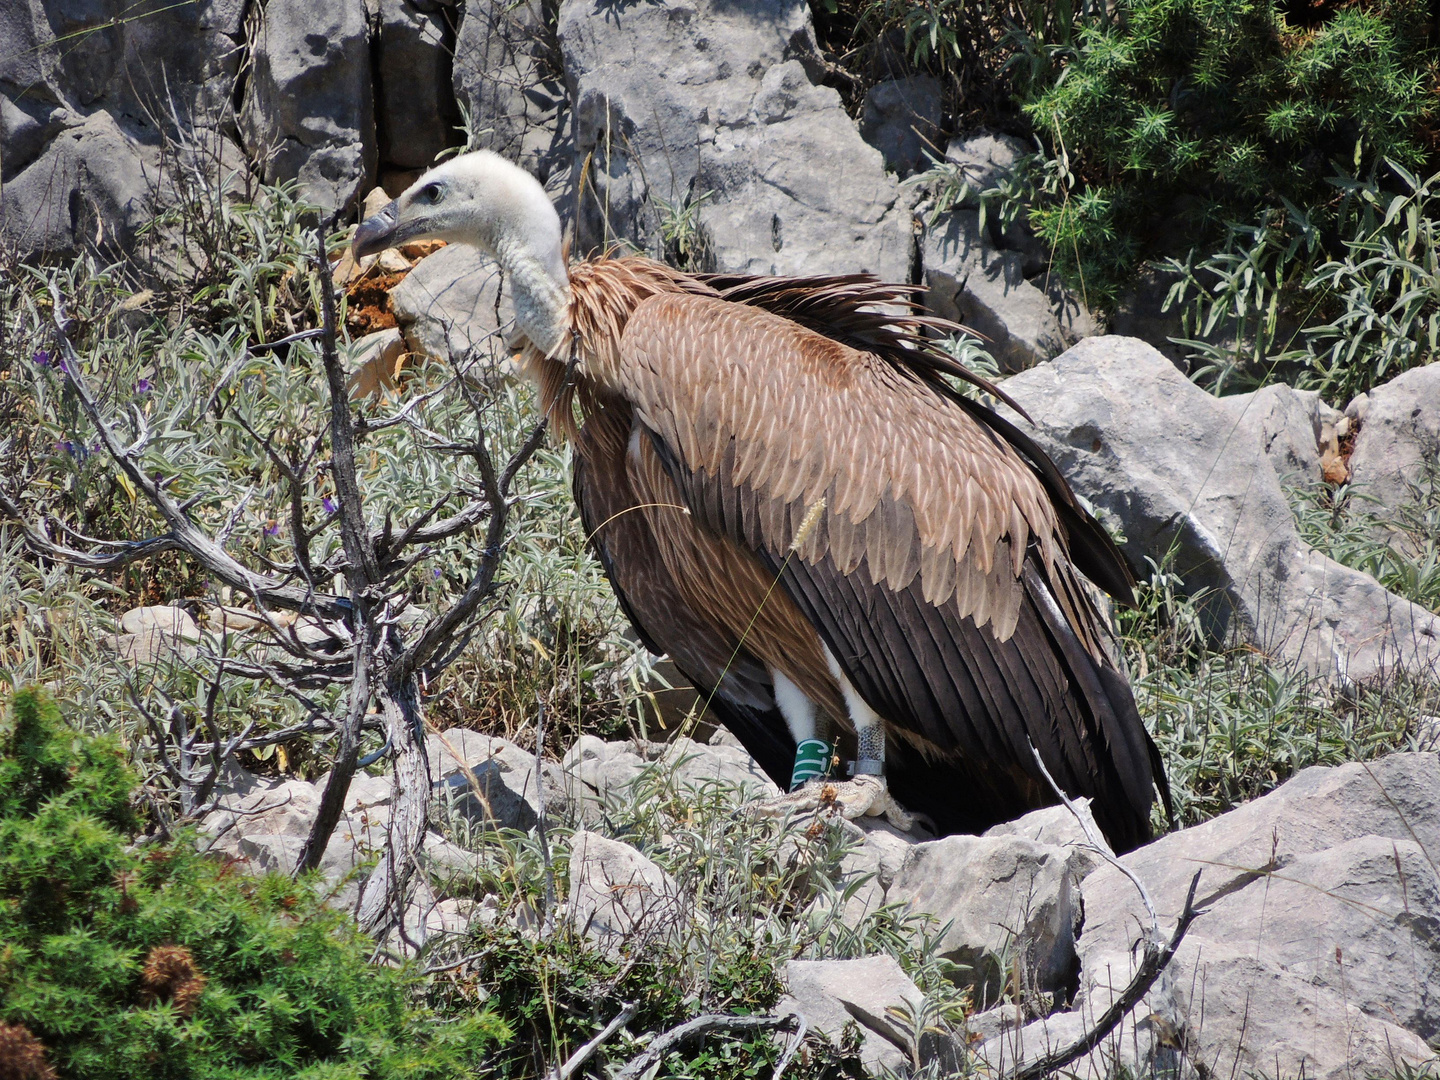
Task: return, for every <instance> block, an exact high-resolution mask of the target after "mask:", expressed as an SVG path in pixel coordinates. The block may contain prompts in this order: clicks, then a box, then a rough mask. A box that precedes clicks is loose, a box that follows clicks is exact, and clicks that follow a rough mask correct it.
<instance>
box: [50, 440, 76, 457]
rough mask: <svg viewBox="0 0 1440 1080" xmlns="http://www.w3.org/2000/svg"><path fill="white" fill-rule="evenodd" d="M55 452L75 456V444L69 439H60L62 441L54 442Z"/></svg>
mask: <svg viewBox="0 0 1440 1080" xmlns="http://www.w3.org/2000/svg"><path fill="white" fill-rule="evenodd" d="M55 452H56V453H57V454H58V453H66V454H69V455H70V456H71V457H74V456H75V444H74V443H73V442H71V441H70V440H69V439H65V440H64V441H62V442H57V443H56V444H55Z"/></svg>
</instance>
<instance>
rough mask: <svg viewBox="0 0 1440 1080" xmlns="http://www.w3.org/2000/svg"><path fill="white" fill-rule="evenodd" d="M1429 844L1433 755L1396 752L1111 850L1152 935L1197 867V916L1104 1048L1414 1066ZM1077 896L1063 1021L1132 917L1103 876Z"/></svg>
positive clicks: (1421, 1035) (1429, 927) (1439, 775)
mask: <svg viewBox="0 0 1440 1080" xmlns="http://www.w3.org/2000/svg"><path fill="white" fill-rule="evenodd" d="M1436 852H1440V757H1437V756H1436V755H1435V754H1396V755H1394V756H1392V757H1389V758H1385V759H1384V760H1382V761H1379V762H1375V763H1372V764H1352V765H1343V766H1340V767H1338V768H1333V769H1322V768H1312V769H1307V770H1305V771H1304V772H1302V773H1300V774H1299V775H1298V776H1296V777H1295V778H1294V779H1293V780H1291V781H1290V782H1289V783H1287V784H1285V785H1284V786H1282V787H1281V788H1279V789H1278V790H1276V791H1274V792H1272V793H1271V794H1270V795H1267V796H1265V797H1264V798H1262V799H1257V800H1256V801H1254V802H1252V803H1249V804H1247V805H1245V806H1242V807H1240V808H1239V809H1237V810H1233V811H1231V812H1230V813H1228V814H1225V815H1223V816H1221V817H1218V818H1215V819H1213V820H1211V821H1208V822H1206V823H1204V824H1202V825H1197V826H1195V827H1193V828H1190V829H1186V830H1184V831H1182V832H1179V833H1176V834H1173V835H1171V836H1166V837H1162V838H1161V839H1160V840H1157V841H1156V842H1154V843H1153V844H1150V845H1149V846H1147V847H1145V848H1142V849H1140V850H1139V851H1136V852H1133V853H1131V854H1130V855H1127V856H1126V857H1125V860H1124V861H1125V863H1126V865H1128V866H1129V867H1130V868H1131V869H1132V870H1133V871H1134V872H1135V873H1136V874H1137V875H1138V876H1139V877H1140V879H1141V880H1142V881H1144V882H1145V883H1146V885H1147V887H1148V889H1149V891H1150V894H1151V896H1152V897H1153V899H1154V903H1155V906H1156V909H1157V911H1158V912H1159V913H1160V916H1161V921H1162V927H1161V929H1162V932H1168V929H1169V923H1170V921H1172V920H1173V919H1174V917H1175V915H1176V913H1178V911H1179V910H1180V907H1181V904H1182V902H1183V900H1184V895H1185V891H1186V889H1187V888H1188V886H1189V883H1190V879H1191V877H1192V876H1193V875H1194V874H1195V872H1196V871H1201V879H1200V888H1199V891H1198V901H1197V902H1198V903H1199V905H1200V906H1201V907H1203V908H1205V909H1206V914H1205V915H1203V916H1201V917H1200V919H1199V920H1197V921H1196V923H1195V924H1194V926H1193V928H1192V929H1191V931H1190V933H1189V935H1188V937H1187V939H1186V941H1185V942H1184V944H1183V945H1182V948H1181V951H1180V953H1179V954H1178V955H1177V957H1176V958H1175V961H1174V962H1173V963H1172V965H1171V967H1170V969H1169V970H1168V972H1167V973H1166V975H1165V977H1164V978H1163V979H1162V982H1161V983H1160V984H1157V989H1156V990H1154V991H1152V992H1151V994H1150V996H1149V998H1148V999H1147V1001H1146V1002H1145V1003H1142V1005H1141V1006H1140V1007H1139V1008H1138V1009H1137V1010H1136V1012H1135V1013H1134V1014H1133V1015H1134V1017H1136V1018H1143V1017H1146V1016H1149V1015H1151V1014H1155V1015H1157V1016H1158V1017H1159V1018H1160V1021H1161V1022H1160V1023H1153V1022H1152V1024H1150V1025H1146V1026H1145V1027H1144V1028H1143V1029H1141V1030H1139V1031H1138V1032H1137V1033H1136V1034H1135V1035H1133V1036H1132V1035H1131V1034H1129V1033H1128V1029H1127V1033H1126V1034H1125V1035H1124V1036H1122V1037H1121V1038H1120V1039H1119V1040H1118V1043H1119V1044H1124V1043H1126V1042H1127V1041H1131V1042H1130V1045H1131V1046H1132V1048H1133V1047H1137V1046H1138V1047H1139V1048H1140V1053H1139V1062H1137V1058H1136V1054H1135V1051H1134V1049H1131V1050H1129V1051H1123V1053H1124V1054H1125V1055H1126V1056H1128V1058H1129V1063H1130V1064H1131V1065H1132V1066H1134V1065H1136V1064H1138V1063H1140V1062H1143V1061H1144V1060H1145V1058H1146V1055H1150V1056H1151V1057H1152V1058H1153V1055H1154V1054H1155V1052H1156V1051H1157V1050H1164V1049H1166V1048H1165V1047H1164V1046H1163V1045H1161V1044H1162V1043H1163V1042H1166V1041H1168V1042H1170V1043H1172V1044H1173V1045H1174V1046H1175V1047H1178V1048H1179V1049H1180V1051H1181V1052H1182V1053H1183V1055H1184V1057H1185V1058H1186V1059H1188V1061H1189V1062H1190V1063H1191V1064H1192V1065H1193V1066H1196V1067H1199V1066H1203V1067H1205V1068H1206V1069H1209V1070H1210V1071H1211V1072H1212V1073H1218V1072H1219V1071H1220V1070H1222V1069H1224V1070H1227V1071H1228V1070H1230V1069H1232V1068H1235V1069H1238V1070H1239V1071H1240V1072H1244V1071H1249V1070H1259V1069H1262V1068H1263V1069H1269V1070H1271V1071H1273V1072H1275V1073H1279V1074H1285V1075H1296V1074H1298V1073H1299V1072H1300V1071H1301V1070H1302V1069H1303V1070H1304V1072H1305V1074H1306V1075H1308V1076H1315V1077H1317V1078H1329V1077H1333V1078H1339V1077H1343V1076H1350V1075H1360V1074H1365V1073H1375V1072H1381V1071H1384V1072H1391V1071H1393V1070H1395V1069H1396V1067H1397V1066H1398V1065H1400V1064H1402V1063H1409V1064H1412V1065H1413V1064H1415V1063H1418V1062H1421V1061H1425V1060H1429V1059H1430V1058H1431V1057H1432V1056H1433V1055H1432V1052H1431V1050H1430V1048H1429V1047H1428V1046H1427V1045H1426V1040H1429V1039H1433V1038H1434V1037H1435V1035H1436V1033H1437V1025H1440V997H1437V995H1436V993H1435V987H1436V986H1437V985H1440V883H1437V880H1436V869H1435V867H1436V863H1435V853H1436ZM1083 892H1084V897H1085V914H1086V918H1085V932H1084V934H1083V935H1082V936H1081V938H1080V941H1079V956H1080V971H1081V975H1080V979H1081V983H1080V989H1079V994H1078V997H1077V1006H1076V1008H1075V1009H1074V1010H1073V1013H1074V1014H1077V1015H1080V1016H1085V1015H1095V1014H1098V1013H1099V1012H1100V1011H1102V1010H1103V1009H1104V1008H1105V1007H1106V1006H1107V1005H1108V1003H1109V1001H1110V995H1111V994H1113V993H1116V992H1118V989H1119V988H1120V987H1122V986H1124V984H1125V983H1126V982H1127V981H1128V979H1129V977H1130V972H1131V971H1132V970H1133V965H1134V952H1133V949H1132V945H1133V942H1134V939H1135V935H1136V927H1137V926H1144V925H1145V924H1146V922H1147V921H1148V920H1147V917H1146V916H1145V914H1144V909H1143V905H1142V904H1141V901H1140V899H1139V896H1138V894H1137V892H1136V890H1135V888H1134V886H1133V885H1132V884H1131V883H1130V882H1129V881H1128V880H1126V879H1125V877H1124V876H1123V875H1122V874H1121V873H1120V872H1119V871H1118V870H1115V869H1112V868H1109V867H1106V868H1102V869H1100V870H1098V871H1097V872H1096V873H1095V874H1093V875H1092V876H1091V877H1090V878H1088V879H1087V880H1086V881H1085V883H1084V886H1083ZM1032 1034H1033V1033H1032ZM1011 1041H1012V1045H1013V1043H1014V1040H1013V1039H1012V1040H1011ZM1029 1041H1030V1042H1031V1043H1032V1044H1033V1043H1034V1041H1035V1040H1033V1039H1031V1040H1029ZM995 1049H996V1050H997V1051H998V1049H999V1048H998V1046H997V1047H996V1048H995ZM1082 1075H1083V1073H1082ZM1201 1075H1204V1073H1202V1074H1201Z"/></svg>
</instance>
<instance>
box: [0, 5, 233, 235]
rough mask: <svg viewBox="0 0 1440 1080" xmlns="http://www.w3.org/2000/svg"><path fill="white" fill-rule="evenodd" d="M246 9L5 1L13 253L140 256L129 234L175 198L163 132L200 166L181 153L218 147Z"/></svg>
mask: <svg viewBox="0 0 1440 1080" xmlns="http://www.w3.org/2000/svg"><path fill="white" fill-rule="evenodd" d="M244 12H245V3H244V0H196V2H195V3H186V4H171V5H153V6H152V8H151V9H150V10H147V11H145V12H144V14H143V17H135V12H134V10H133V6H132V5H128V4H127V3H125V2H124V0H94V2H90V3H83V4H57V3H52V2H47V0H10V2H8V3H7V4H5V5H3V7H0V170H3V172H0V179H3V182H4V184H5V190H4V196H3V199H0V239H3V240H4V241H5V242H6V244H7V245H8V246H9V248H10V253H11V254H12V255H22V256H23V255H27V254H40V253H46V254H51V255H63V256H73V255H75V254H77V253H78V252H80V251H82V250H85V249H88V248H99V249H101V250H102V251H105V252H108V253H120V252H124V254H126V255H127V256H130V257H132V258H133V257H134V256H135V252H134V251H133V249H132V248H131V242H132V241H133V239H134V236H135V232H136V230H137V229H138V228H139V226H140V225H142V224H144V223H145V221H147V220H148V219H149V217H150V215H151V213H152V212H153V208H154V206H156V205H168V204H169V203H170V202H171V200H172V198H173V195H174V188H173V184H172V183H171V177H170V176H169V175H168V173H169V168H170V167H171V166H173V164H174V161H173V159H172V160H171V161H169V162H167V161H165V160H164V159H163V158H162V155H161V153H160V150H159V142H160V137H161V136H162V135H164V136H165V137H168V138H171V139H175V140H176V141H177V142H178V143H180V144H181V145H183V146H185V147H187V148H188V149H187V150H186V151H185V152H184V153H183V154H182V155H181V156H189V157H194V158H195V159H196V163H199V158H200V155H199V154H198V153H194V154H192V153H190V151H192V150H196V148H198V147H199V146H201V145H208V144H210V143H211V142H212V140H213V141H214V142H216V143H217V144H218V143H223V142H224V138H223V136H222V135H220V130H221V128H222V127H223V125H224V123H225V121H226V118H227V114H228V109H229V104H230V101H231V98H232V96H233V94H234V90H235V81H236V76H237V73H238V71H239V65H240V55H241V53H240V49H239V48H238V45H239V43H240V40H241V37H242V32H241V21H242V19H243V16H244ZM227 157H229V158H230V161H229V164H231V165H238V164H240V163H239V162H238V160H237V159H235V158H234V157H232V156H230V155H228V154H227ZM167 255H173V252H167Z"/></svg>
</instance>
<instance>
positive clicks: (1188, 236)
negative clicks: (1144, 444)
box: [1025, 0, 1437, 297]
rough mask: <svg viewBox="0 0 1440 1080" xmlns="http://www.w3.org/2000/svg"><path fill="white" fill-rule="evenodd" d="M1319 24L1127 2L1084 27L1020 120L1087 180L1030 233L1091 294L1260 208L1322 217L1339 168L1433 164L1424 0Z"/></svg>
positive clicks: (1278, 14) (1329, 8)
mask: <svg viewBox="0 0 1440 1080" xmlns="http://www.w3.org/2000/svg"><path fill="white" fill-rule="evenodd" d="M1320 14H1321V15H1322V16H1323V19H1322V21H1320V22H1319V24H1318V25H1315V26H1310V27H1307V26H1302V25H1295V24H1292V23H1291V22H1290V21H1289V20H1288V19H1287V18H1286V16H1285V14H1284V12H1283V9H1282V5H1281V4H1279V3H1276V2H1275V0H1127V2H1125V3H1122V4H1121V6H1120V8H1119V11H1118V14H1117V16H1116V17H1115V18H1113V19H1111V18H1096V19H1094V20H1092V21H1091V22H1090V24H1089V25H1087V26H1086V27H1085V28H1084V30H1083V31H1082V32H1081V34H1080V35H1079V43H1078V46H1077V47H1076V48H1075V49H1074V50H1073V53H1072V55H1071V56H1069V58H1068V59H1067V61H1066V62H1065V64H1064V66H1063V69H1062V74H1061V75H1060V77H1058V78H1057V79H1056V80H1055V82H1054V83H1053V85H1051V86H1050V87H1049V88H1048V89H1046V90H1045V91H1044V92H1043V93H1040V94H1039V95H1038V96H1037V97H1036V98H1035V99H1034V100H1032V101H1030V102H1028V103H1027V104H1026V109H1025V111H1026V113H1027V115H1028V117H1029V119H1030V121H1031V122H1032V123H1033V125H1034V127H1035V130H1036V132H1037V133H1038V134H1039V135H1040V137H1041V138H1042V139H1043V140H1045V142H1046V143H1047V144H1048V145H1049V146H1050V147H1051V149H1052V151H1053V152H1054V153H1055V154H1056V155H1057V156H1061V157H1065V158H1067V159H1068V163H1069V167H1070V169H1071V170H1073V172H1074V173H1075V174H1076V175H1077V176H1078V177H1079V179H1080V180H1081V183H1080V184H1079V185H1077V186H1076V187H1075V189H1074V191H1073V192H1064V193H1062V197H1059V198H1055V199H1053V200H1051V201H1049V203H1048V204H1047V205H1044V206H1041V207H1039V208H1037V210H1036V212H1035V213H1034V214H1033V215H1032V224H1034V225H1035V226H1036V227H1037V230H1038V232H1039V233H1040V234H1041V235H1042V236H1043V237H1044V238H1045V239H1046V240H1047V241H1049V243H1050V245H1051V246H1052V248H1053V250H1054V251H1055V254H1056V258H1057V259H1058V260H1059V261H1060V263H1061V265H1062V266H1063V267H1065V268H1066V269H1068V270H1069V271H1070V272H1071V273H1072V274H1074V275H1077V276H1080V277H1083V278H1086V279H1087V280H1086V285H1087V291H1088V292H1089V293H1090V295H1091V296H1092V297H1096V296H1100V297H1105V296H1113V295H1114V294H1115V292H1116V291H1117V290H1118V289H1119V288H1120V287H1121V286H1122V284H1123V283H1124V280H1125V278H1126V276H1127V275H1129V274H1130V273H1132V272H1133V271H1134V270H1135V269H1136V267H1137V265H1138V263H1139V261H1140V260H1141V259H1142V258H1147V257H1153V256H1155V255H1163V254H1176V253H1180V254H1183V252H1184V251H1185V250H1187V249H1188V248H1190V247H1192V246H1195V245H1197V244H1201V245H1203V244H1204V243H1205V242H1206V241H1207V240H1209V241H1214V240H1215V239H1217V238H1218V237H1219V236H1220V235H1221V234H1222V232H1223V224H1224V222H1225V221H1226V220H1227V219H1232V218H1237V217H1238V218H1244V219H1248V218H1250V217H1251V216H1253V215H1254V213H1255V212H1256V211H1257V210H1258V209H1259V208H1260V207H1266V206H1278V205H1280V204H1281V203H1282V201H1283V200H1289V201H1290V202H1291V203H1293V204H1294V205H1296V206H1301V207H1305V208H1307V210H1308V211H1309V212H1310V213H1311V215H1312V218H1314V219H1315V220H1316V221H1317V223H1319V224H1323V218H1324V214H1323V207H1324V206H1325V205H1327V204H1331V203H1333V202H1335V201H1336V192H1335V191H1334V189H1333V187H1331V186H1329V185H1327V183H1326V180H1327V178H1328V177H1330V176H1332V175H1334V173H1335V171H1336V165H1337V164H1339V165H1343V166H1346V167H1353V169H1354V170H1355V172H1356V173H1365V172H1369V171H1371V170H1372V169H1373V168H1374V167H1375V166H1376V165H1377V164H1378V163H1380V162H1382V161H1384V160H1386V159H1389V160H1391V161H1394V162H1396V163H1399V164H1401V165H1403V166H1406V167H1408V168H1410V169H1417V170H1418V169H1423V167H1424V166H1425V165H1426V164H1427V162H1429V161H1430V160H1431V158H1432V156H1433V153H1434V145H1433V138H1432V135H1431V133H1430V131H1429V124H1430V121H1431V120H1432V118H1433V117H1434V115H1435V111H1436V101H1437V91H1436V82H1435V61H1436V51H1435V49H1434V48H1433V46H1432V45H1431V43H1430V40H1429V14H1428V11H1427V8H1426V5H1425V4H1424V3H1422V2H1419V0H1393V2H1378V3H1358V4H1353V5H1328V4H1327V5H1324V9H1323V10H1321V11H1320Z"/></svg>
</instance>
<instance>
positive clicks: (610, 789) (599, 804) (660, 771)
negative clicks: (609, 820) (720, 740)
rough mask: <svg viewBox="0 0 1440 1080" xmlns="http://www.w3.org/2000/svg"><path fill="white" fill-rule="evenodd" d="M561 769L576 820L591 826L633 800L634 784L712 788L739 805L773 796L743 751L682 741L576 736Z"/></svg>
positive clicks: (770, 786)
mask: <svg viewBox="0 0 1440 1080" xmlns="http://www.w3.org/2000/svg"><path fill="white" fill-rule="evenodd" d="M563 768H564V770H565V773H566V774H567V776H569V777H570V778H571V779H572V780H573V781H574V786H573V789H572V793H573V795H574V797H575V799H576V800H577V801H578V802H579V810H580V813H581V816H582V818H583V819H584V820H586V821H591V822H594V821H597V820H599V819H600V818H601V817H603V816H604V814H605V812H606V810H607V808H609V807H613V806H616V805H618V804H620V803H623V802H625V801H628V800H629V799H631V798H633V793H634V791H635V787H636V785H637V784H644V783H647V782H652V781H653V782H666V783H673V784H675V785H676V786H677V787H679V788H680V789H682V790H683V789H685V788H690V789H700V790H703V789H705V788H707V787H710V786H712V785H715V784H717V783H718V784H720V785H722V786H725V787H732V788H734V789H735V790H736V791H737V796H738V798H739V800H740V801H748V800H751V799H763V798H769V797H771V796H774V795H778V794H779V790H778V789H777V788H776V787H775V785H774V784H773V783H771V781H770V778H769V777H767V776H766V775H765V774H764V773H763V772H762V771H761V770H760V766H759V765H757V764H756V763H755V761H754V759H753V758H751V757H750V755H749V754H748V753H746V752H745V750H744V749H742V748H739V747H733V746H726V745H717V744H706V743H697V742H695V741H693V740H691V739H688V738H678V739H675V740H674V741H672V742H668V743H656V742H644V741H642V740H639V739H636V740H632V741H630V742H624V743H607V742H604V741H603V740H601V739H598V738H596V737H595V736H593V735H582V736H580V738H579V739H577V740H576V741H575V745H574V746H572V747H571V748H570V750H569V752H568V753H567V754H566V755H565V759H564V762H563Z"/></svg>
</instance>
